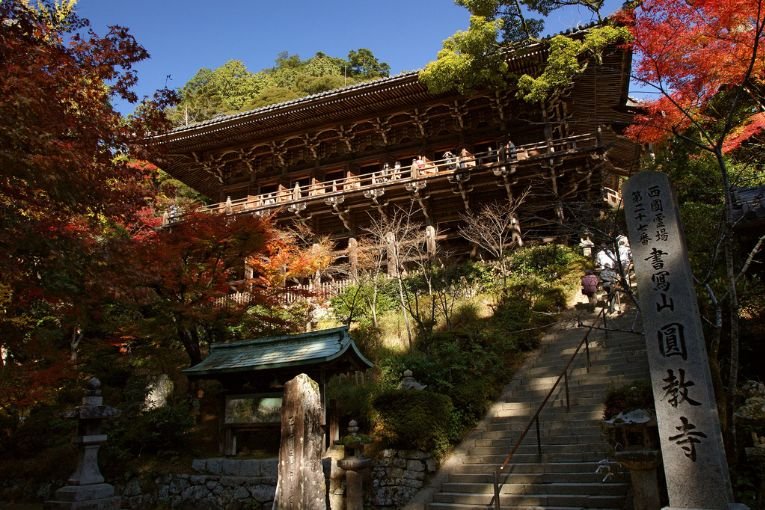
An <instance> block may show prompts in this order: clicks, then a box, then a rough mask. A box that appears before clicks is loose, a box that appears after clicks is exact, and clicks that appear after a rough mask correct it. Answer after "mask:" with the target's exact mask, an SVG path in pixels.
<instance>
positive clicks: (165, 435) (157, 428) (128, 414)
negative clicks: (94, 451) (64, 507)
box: [104, 401, 194, 464]
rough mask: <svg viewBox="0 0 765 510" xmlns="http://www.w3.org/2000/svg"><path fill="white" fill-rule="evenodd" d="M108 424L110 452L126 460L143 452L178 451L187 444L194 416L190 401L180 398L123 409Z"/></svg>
mask: <svg viewBox="0 0 765 510" xmlns="http://www.w3.org/2000/svg"><path fill="white" fill-rule="evenodd" d="M108 425H110V427H109V429H108V434H109V442H108V443H107V445H106V448H105V449H106V450H107V455H108V456H111V457H114V458H115V460H117V461H127V460H130V459H132V458H134V457H140V456H141V455H143V454H155V455H174V454H177V452H179V451H181V450H182V449H183V448H184V447H185V446H186V438H187V436H188V433H189V431H190V430H191V427H192V426H193V425H194V420H193V418H192V416H191V409H190V405H189V404H188V403H187V402H185V401H178V402H168V404H167V405H165V406H164V407H159V408H156V409H151V410H148V411H138V410H136V409H132V410H128V411H123V413H122V414H121V415H120V416H119V417H118V418H116V419H114V420H111V423H108ZM104 464H106V462H104Z"/></svg>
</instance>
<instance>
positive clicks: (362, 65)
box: [348, 48, 390, 79]
mask: <svg viewBox="0 0 765 510" xmlns="http://www.w3.org/2000/svg"><path fill="white" fill-rule="evenodd" d="M348 63H349V64H350V67H351V74H352V75H353V76H359V77H361V78H365V79H369V78H384V77H386V76H388V75H389V74H390V66H389V65H388V64H386V63H385V62H380V61H379V60H377V57H375V56H374V54H373V53H372V51H371V50H368V49H366V48H359V49H358V50H351V51H350V52H348Z"/></svg>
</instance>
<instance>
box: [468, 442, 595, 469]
mask: <svg viewBox="0 0 765 510" xmlns="http://www.w3.org/2000/svg"><path fill="white" fill-rule="evenodd" d="M608 451H609V449H608V445H604V447H603V449H602V451H598V450H594V451H580V452H572V453H545V449H544V447H543V448H542V455H539V454H538V453H536V451H535V452H534V453H516V454H515V455H513V464H529V463H530V464H534V463H539V462H543V463H548V462H549V463H555V462H557V463H561V462H565V463H574V462H592V463H593V465H594V463H597V462H598V461H600V460H601V459H603V458H604V457H605V455H606V454H607V453H608ZM506 455H507V453H504V454H494V455H491V454H485V455H470V456H467V457H465V458H464V459H462V463H463V464H496V465H499V464H501V463H502V462H503V461H504V460H505V456H506ZM593 470H594V468H593Z"/></svg>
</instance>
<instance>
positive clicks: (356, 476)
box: [337, 457, 372, 510]
mask: <svg viewBox="0 0 765 510" xmlns="http://www.w3.org/2000/svg"><path fill="white" fill-rule="evenodd" d="M371 462H372V460H371V459H367V458H363V457H348V458H346V459H342V460H339V461H337V465H338V466H340V467H341V468H343V469H344V470H345V510H363V509H364V487H363V483H362V482H363V479H364V476H363V473H362V472H363V471H364V470H365V469H367V468H368V467H369V466H370V464H371Z"/></svg>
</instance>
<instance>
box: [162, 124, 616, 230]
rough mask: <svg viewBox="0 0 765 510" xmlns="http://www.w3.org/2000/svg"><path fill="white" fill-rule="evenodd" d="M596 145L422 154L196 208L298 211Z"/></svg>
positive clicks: (585, 140)
mask: <svg viewBox="0 0 765 510" xmlns="http://www.w3.org/2000/svg"><path fill="white" fill-rule="evenodd" d="M599 148H601V143H600V139H599V137H598V136H597V135H594V134H584V135H575V136H569V137H565V138H561V139H553V140H551V141H549V142H548V141H544V142H540V143H534V144H525V145H518V146H515V145H510V146H505V147H502V148H500V149H498V150H488V151H485V152H481V153H476V154H468V155H467V156H464V155H463V156H460V155H451V156H447V157H445V158H443V159H440V160H436V161H431V160H429V159H428V158H420V159H416V160H414V161H413V162H412V163H411V164H407V165H399V164H396V165H395V166H388V165H385V166H383V167H382V168H381V169H380V170H379V171H375V172H371V173H365V174H360V175H351V176H348V177H346V178H343V179H334V180H331V181H324V182H315V183H313V184H307V185H303V186H300V185H297V184H296V185H295V186H294V187H293V188H291V189H281V190H279V191H274V192H270V193H262V194H259V195H248V196H247V197H244V198H239V199H235V200H231V199H230V198H229V199H227V200H226V201H225V202H219V203H215V204H210V205H206V206H202V207H200V208H199V209H197V210H198V211H200V212H206V213H217V214H243V213H256V214H269V213H271V212H274V211H276V210H278V209H281V208H286V209H296V210H300V209H302V208H305V207H306V206H307V205H308V204H309V203H313V202H319V201H323V202H324V203H325V204H327V205H332V204H333V203H334V202H341V201H342V200H341V199H340V197H343V196H345V195H348V194H352V193H370V191H371V190H374V189H379V188H385V187H390V186H401V187H404V186H407V185H409V187H411V186H412V184H411V183H416V182H418V181H427V180H431V179H436V178H442V177H444V176H450V175H454V174H461V173H464V172H465V171H470V172H474V171H479V170H491V171H494V173H495V174H496V175H497V176H499V175H500V173H498V172H500V171H501V169H503V168H508V167H512V166H514V165H527V164H528V165H535V164H539V162H541V161H543V160H545V159H547V158H551V157H554V158H560V157H563V156H566V155H571V154H578V153H582V152H591V151H594V150H597V149H599ZM177 221H183V213H182V212H179V211H176V212H175V213H173V214H166V215H165V218H164V224H165V225H166V224H170V223H174V222H177Z"/></svg>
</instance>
